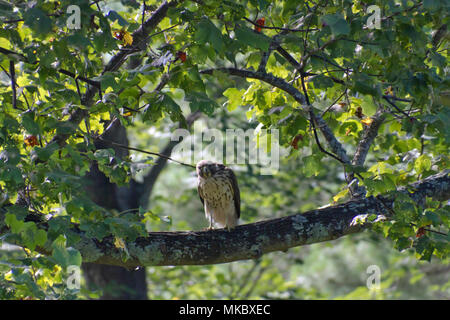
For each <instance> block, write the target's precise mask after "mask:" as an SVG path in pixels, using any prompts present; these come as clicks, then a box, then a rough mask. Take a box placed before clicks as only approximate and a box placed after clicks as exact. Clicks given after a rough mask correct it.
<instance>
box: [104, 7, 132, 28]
mask: <svg viewBox="0 0 450 320" xmlns="http://www.w3.org/2000/svg"><path fill="white" fill-rule="evenodd" d="M106 17H107V18H108V19H109V20H111V21H113V22H114V21H116V20H117V22H118V23H119V25H120V26H121V27H125V26H127V25H128V24H129V23H128V21H127V20H125V19H124V18H122V16H121V15H120V14H118V13H117V11H114V10H110V11H109V12H108V13H107V14H106Z"/></svg>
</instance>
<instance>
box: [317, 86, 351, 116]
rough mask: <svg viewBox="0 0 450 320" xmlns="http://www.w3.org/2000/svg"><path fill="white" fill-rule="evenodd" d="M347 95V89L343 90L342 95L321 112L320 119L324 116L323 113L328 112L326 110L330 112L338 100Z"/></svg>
mask: <svg viewBox="0 0 450 320" xmlns="http://www.w3.org/2000/svg"><path fill="white" fill-rule="evenodd" d="M346 93H347V88H345V90H344V92H342V94H341V95H340V96H339V97H338V98H337V99H336V100H334V101H333V102H332V103H331V105H330V106H329V107H328V108H326V109H325V111H324V112H322V117H323V116H324V115H325V113H327V112H328V110H330V109H331V108H332V107H333V106H334V105H335V104H336V103H337V102H338V101H339V100H341V98H342V97H343V96H344V95H345V94H346Z"/></svg>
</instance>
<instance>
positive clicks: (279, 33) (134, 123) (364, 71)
mask: <svg viewBox="0 0 450 320" xmlns="http://www.w3.org/2000/svg"><path fill="white" fill-rule="evenodd" d="M69 5H75V6H77V7H78V8H79V9H80V10H79V13H80V16H79V18H80V19H79V22H80V28H74V25H73V24H70V23H68V21H69V19H75V20H73V21H77V20H76V19H77V16H76V14H77V13H76V12H77V11H75V13H72V11H70V12H69V13H68V11H67V9H68V6H69ZM369 5H375V6H376V7H372V8H375V9H376V10H375V11H374V12H373V11H372V10H370V8H369ZM0 6H1V10H0V15H1V23H2V27H3V28H2V31H1V32H0V59H1V60H0V67H1V69H2V73H1V77H2V78H1V81H2V82H1V87H0V99H1V102H2V111H3V112H2V113H1V114H0V122H1V129H0V143H1V155H0V188H1V189H0V192H1V200H0V206H1V209H0V240H1V241H3V242H4V243H5V244H8V245H4V247H3V248H6V249H8V248H11V247H10V246H9V244H15V245H18V246H20V247H21V248H23V249H22V250H19V251H18V250H16V249H14V250H5V251H4V252H3V253H2V259H1V264H0V284H1V286H0V290H1V291H0V296H1V297H2V298H26V297H31V298H74V297H92V298H95V297H102V298H138V299H144V298H146V296H147V293H149V296H150V297H151V298H249V297H251V298H255V297H264V298H274V297H281V298H291V297H292V298H318V297H350V298H351V297H377V298H397V297H405V296H406V297H409V296H408V294H412V295H413V296H414V297H426V298H427V297H438V298H443V297H447V298H448V295H449V293H448V285H447V286H446V285H443V284H442V281H444V283H445V282H447V281H448V272H447V271H448V267H447V266H446V263H447V261H448V250H449V245H448V240H449V239H448V226H449V212H448V206H447V205H446V203H447V201H448V198H449V194H450V188H449V177H448V165H447V164H448V137H449V134H448V129H447V126H446V124H447V121H448V118H449V114H448V108H446V107H447V106H448V71H447V46H448V33H447V23H448V21H447V20H448V17H447V15H446V12H447V11H448V6H449V5H448V2H447V1H432V0H428V1H420V2H419V1H402V2H398V3H397V2H395V1H371V2H370V3H369V2H359V1H356V2H354V1H323V2H322V1H317V2H316V1H305V2H302V3H298V1H287V0H286V1H279V2H276V3H271V2H268V1H236V2H234V1H217V0H211V1H171V2H154V3H152V2H151V1H143V2H142V3H138V2H136V1H120V2H119V1H117V2H114V1H111V2H109V1H108V2H102V1H94V2H89V1H82V0H80V1H36V2H32V3H31V2H30V3H29V2H26V1H23V2H21V1H15V2H14V3H9V2H7V1H4V2H2V4H1V5H0ZM73 14H75V16H73ZM378 14H379V15H378ZM369 18H370V19H374V20H373V21H375V22H376V23H375V24H374V25H372V24H370V23H368V19H369ZM377 19H378V20H377ZM70 21H72V20H70ZM377 23H379V28H378V25H377ZM75 25H76V24H75ZM196 120H197V121H196ZM195 121H196V122H195ZM194 122H195V123H194ZM192 126H193V127H194V128H195V127H196V126H197V127H200V126H203V127H209V128H217V129H220V130H222V131H225V130H226V129H229V128H242V129H247V128H254V129H261V128H266V129H271V130H274V129H277V130H279V132H280V141H279V143H280V146H281V147H282V151H283V152H282V157H281V164H280V169H279V170H278V172H274V173H273V175H271V176H264V175H261V174H260V172H259V168H258V166H254V165H246V166H239V167H236V170H238V179H239V181H240V185H241V189H242V203H243V208H242V217H243V219H244V222H255V221H259V222H256V223H250V224H246V225H244V226H239V227H237V228H236V229H235V230H234V231H233V232H226V231H223V230H215V231H195V232H187V231H179V230H200V229H201V228H202V227H204V226H205V221H203V214H202V209H201V203H200V201H199V200H198V199H197V195H196V188H195V182H194V181H195V178H194V175H193V171H192V168H189V169H187V168H188V166H180V165H179V164H173V165H170V166H169V167H168V168H167V170H165V171H163V168H164V167H165V166H166V163H167V156H169V155H171V153H172V151H173V150H174V148H175V146H176V145H177V144H178V142H173V141H170V139H169V137H170V133H171V132H173V131H174V129H176V128H190V127H192ZM149 129H151V130H149ZM256 132H258V131H257V130H256ZM269 136H270V134H269ZM129 144H130V145H131V146H132V147H131V148H130V147H129V146H128V145H129ZM139 150H140V151H139ZM143 151H144V152H143ZM145 152H147V153H145ZM148 152H150V153H151V152H153V153H154V152H157V153H158V152H159V154H160V155H162V157H161V156H157V155H156V154H153V155H151V157H150V156H149V155H148ZM172 157H174V158H176V159H179V160H181V161H183V162H186V163H190V162H191V159H188V158H186V159H183V158H181V156H180V155H177V154H173V155H172ZM161 173H164V174H163V176H164V178H163V177H162V176H161ZM327 204H328V205H327ZM318 208H319V209H318ZM271 218H275V219H271ZM368 227H370V228H371V229H372V230H373V231H375V232H369V233H366V232H364V233H361V232H362V231H363V230H365V229H367V228H368ZM344 235H349V236H348V237H346V238H343V239H341V240H339V241H338V242H333V244H336V246H335V247H336V248H334V247H333V248H334V250H331V249H330V247H327V245H326V244H325V245H320V244H319V245H312V246H310V247H305V248H300V249H294V250H291V251H289V252H286V251H287V250H288V249H289V248H292V247H297V246H301V245H305V244H313V243H319V242H324V241H331V240H334V239H337V238H340V237H342V236H344ZM382 237H388V238H390V240H389V241H387V240H384V239H382ZM12 248H17V247H12ZM392 248H395V249H398V250H399V251H401V253H396V252H394V251H392ZM273 251H282V252H281V253H273V254H271V255H264V254H265V253H268V252H273ZM361 252H362V253H361ZM412 255H415V256H416V258H417V259H419V260H425V261H431V262H427V264H425V265H424V264H422V263H421V262H417V261H415V260H411V261H408V262H405V261H404V260H405V259H409V257H410V256H412ZM374 257H376V258H374ZM248 259H254V260H253V261H247V262H236V263H232V264H227V265H215V264H218V263H223V262H232V261H238V260H248ZM402 259H403V260H402ZM316 261H318V262H316ZM328 261H329V262H328ZM440 261H442V262H440ZM82 263H83V275H84V279H85V281H86V284H83V286H82V290H81V291H76V290H71V289H69V288H68V287H67V286H66V283H65V279H67V276H68V274H67V267H68V266H70V265H77V266H80V265H81V264H82ZM192 264H200V265H205V264H206V265H208V266H203V267H175V268H162V267H156V266H163V265H169V266H172V265H179V266H182V265H192ZM372 264H375V265H378V266H380V267H381V268H382V269H383V270H385V271H383V272H384V273H383V281H382V288H385V289H387V288H389V289H390V290H382V291H370V290H368V289H367V288H366V287H365V278H364V277H366V276H367V274H366V273H365V271H366V270H365V269H366V267H367V265H372ZM329 266H334V267H335V268H331V267H329ZM401 266H406V267H403V268H399V267H401ZM144 267H150V268H149V270H148V272H146V269H145V268H144ZM312 270H313V273H312V274H311V271H312ZM317 270H322V272H324V273H326V274H327V275H328V276H327V277H325V278H324V277H323V276H321V277H320V279H326V280H322V281H315V274H314V273H315V272H317ZM305 273H306V274H307V276H306V275H305ZM361 273H363V275H364V276H361ZM146 275H147V276H148V278H149V279H147V280H146ZM355 275H357V276H356V277H355ZM358 275H359V276H358ZM236 278H239V279H241V280H240V281H239V282H236V281H233V279H236ZM399 279H400V280H399ZM402 281H403V282H402ZM435 283H440V284H439V285H437V286H438V287H436V284H435ZM147 284H149V288H148V289H147ZM186 284H187V285H186ZM212 284H214V285H212ZM414 284H417V285H420V286H421V287H422V288H423V287H424V286H427V287H429V289H428V290H427V292H426V293H423V292H414V291H413V290H409V291H407V290H408V289H407V288H408V286H409V287H411V286H412V287H414ZM218 288H220V290H219V289H218ZM392 288H396V289H392ZM97 289H98V290H97ZM405 292H409V293H405Z"/></svg>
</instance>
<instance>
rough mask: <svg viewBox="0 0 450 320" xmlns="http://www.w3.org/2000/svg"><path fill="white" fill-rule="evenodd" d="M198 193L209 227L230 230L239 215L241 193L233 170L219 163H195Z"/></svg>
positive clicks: (203, 161)
mask: <svg viewBox="0 0 450 320" xmlns="http://www.w3.org/2000/svg"><path fill="white" fill-rule="evenodd" d="M197 176H198V195H199V196H200V200H201V201H202V203H203V206H204V208H205V216H206V219H208V220H209V229H212V228H213V225H217V226H218V227H220V228H227V229H228V230H230V229H231V228H234V227H235V226H236V225H237V221H238V219H239V217H240V215H241V195H240V193H239V187H238V183H237V179H236V176H235V175H234V173H233V171H232V170H231V169H230V168H228V167H226V166H224V165H223V164H220V163H215V162H212V161H207V160H202V161H200V162H199V163H197Z"/></svg>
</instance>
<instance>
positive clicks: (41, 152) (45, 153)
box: [33, 142, 59, 161]
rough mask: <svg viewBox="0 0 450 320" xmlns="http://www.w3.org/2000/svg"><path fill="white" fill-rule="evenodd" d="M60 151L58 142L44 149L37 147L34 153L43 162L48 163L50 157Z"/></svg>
mask: <svg viewBox="0 0 450 320" xmlns="http://www.w3.org/2000/svg"><path fill="white" fill-rule="evenodd" d="M58 149H59V146H58V143H57V142H52V143H49V144H48V145H46V146H45V147H44V148H40V147H35V148H34V149H33V151H34V152H35V153H36V155H37V156H38V157H39V159H41V160H42V161H47V160H48V159H50V156H51V155H52V154H53V153H54V152H55V151H56V150H58Z"/></svg>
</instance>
